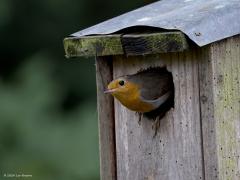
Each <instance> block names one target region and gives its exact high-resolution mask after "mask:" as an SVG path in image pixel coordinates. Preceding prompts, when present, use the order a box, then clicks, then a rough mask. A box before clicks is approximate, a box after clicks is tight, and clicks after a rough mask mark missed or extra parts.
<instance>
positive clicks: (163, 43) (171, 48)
mask: <svg viewBox="0 0 240 180" xmlns="http://www.w3.org/2000/svg"><path fill="white" fill-rule="evenodd" d="M122 46H123V49H124V52H125V54H127V55H129V56H131V55H146V54H157V53H159V52H161V53H166V52H182V51H184V50H186V49H187V48H188V43H187V40H186V38H185V35H184V34H183V33H179V32H176V33H173V32H166V33H161V35H159V33H151V34H127V35H124V36H123V38H122Z"/></svg>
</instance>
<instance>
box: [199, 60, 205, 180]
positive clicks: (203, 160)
mask: <svg viewBox="0 0 240 180" xmlns="http://www.w3.org/2000/svg"><path fill="white" fill-rule="evenodd" d="M198 87H199V88H198V97H199V115H200V137H201V149H202V150H201V151H202V175H203V180H205V179H206V176H205V158H204V143H203V125H202V120H203V119H202V108H201V93H200V91H201V88H200V87H201V83H200V68H199V62H198Z"/></svg>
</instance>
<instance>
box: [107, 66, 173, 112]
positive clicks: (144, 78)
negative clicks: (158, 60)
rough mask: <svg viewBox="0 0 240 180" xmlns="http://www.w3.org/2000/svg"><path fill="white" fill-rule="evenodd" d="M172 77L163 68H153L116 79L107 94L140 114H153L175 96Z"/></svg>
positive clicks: (110, 84)
mask: <svg viewBox="0 0 240 180" xmlns="http://www.w3.org/2000/svg"><path fill="white" fill-rule="evenodd" d="M173 89H174V88H173V80H172V75H171V73H169V72H168V71H167V70H166V69H163V68H151V69H148V70H145V71H141V72H138V73H136V74H133V75H126V76H122V77H119V78H117V79H114V80H113V81H112V82H110V83H109V84H108V87H107V90H106V91H105V93H109V94H112V95H113V96H114V97H115V98H116V99H117V100H119V101H120V103H121V104H122V105H124V106H125V107H127V108H128V109H130V110H132V111H136V112H140V113H148V112H152V111H154V110H156V109H158V108H159V107H160V108H161V105H163V104H164V103H165V102H167V101H168V100H169V99H171V98H172V96H173V91H174V90H173Z"/></svg>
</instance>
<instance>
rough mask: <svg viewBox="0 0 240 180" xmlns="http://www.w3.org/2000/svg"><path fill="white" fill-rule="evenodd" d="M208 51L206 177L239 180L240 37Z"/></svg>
mask: <svg viewBox="0 0 240 180" xmlns="http://www.w3.org/2000/svg"><path fill="white" fill-rule="evenodd" d="M207 49H208V52H209V55H207V58H203V59H202V63H201V66H200V77H201V81H200V94H201V114H202V124H203V147H204V161H205V176H206V179H219V180H239V179H240V84H239V81H240V75H239V72H240V36H239V35H238V36H235V37H232V38H228V39H226V40H223V41H220V42H217V43H214V44H212V45H211V46H208V47H207ZM205 52H207V50H206V51H205Z"/></svg>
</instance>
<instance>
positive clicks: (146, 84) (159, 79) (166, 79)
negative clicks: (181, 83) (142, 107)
mask: <svg viewBox="0 0 240 180" xmlns="http://www.w3.org/2000/svg"><path fill="white" fill-rule="evenodd" d="M126 78H127V80H129V81H132V82H134V83H137V84H138V85H139V86H140V89H141V96H142V97H143V98H144V99H146V100H154V99H157V98H159V97H161V96H162V95H164V94H165V93H167V92H168V91H173V80H172V75H171V73H169V72H168V71H166V70H164V69H149V70H147V71H142V72H139V73H137V74H134V75H130V76H126Z"/></svg>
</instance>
